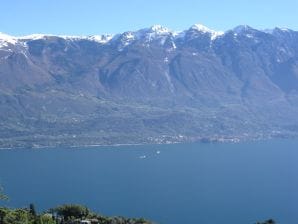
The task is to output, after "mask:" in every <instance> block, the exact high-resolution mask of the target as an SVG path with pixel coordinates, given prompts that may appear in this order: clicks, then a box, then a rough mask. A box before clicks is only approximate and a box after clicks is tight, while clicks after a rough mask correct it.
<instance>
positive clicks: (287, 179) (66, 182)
mask: <svg viewBox="0 0 298 224" xmlns="http://www.w3.org/2000/svg"><path fill="white" fill-rule="evenodd" d="M297 145H298V140H270V141H263V142H250V143H239V144H201V143H193V144H176V145H145V146H118V147H93V148H57V149H41V150H33V149H28V150H1V151H0V183H2V184H3V186H4V187H5V192H6V193H7V194H8V195H9V197H10V201H9V202H6V203H5V205H8V206H11V207H23V206H28V204H29V203H31V202H32V203H34V204H35V205H36V207H37V208H38V209H40V210H43V209H47V208H50V207H54V206H56V205H58V204H63V203H81V204H84V205H86V206H89V207H90V208H91V209H93V210H95V211H98V212H101V213H103V214H105V215H123V216H131V217H145V218H148V219H151V220H153V221H156V222H158V223H163V224H178V223H179V224H181V223H204V224H214V223H229V224H236V223H237V224H238V223H254V222H255V221H257V220H265V219H268V218H273V219H275V220H276V221H277V222H278V223H285V224H287V223H296V222H297V220H298V191H297V189H298V178H297V170H298V163H297V160H298V151H297ZM2 204H3V203H2Z"/></svg>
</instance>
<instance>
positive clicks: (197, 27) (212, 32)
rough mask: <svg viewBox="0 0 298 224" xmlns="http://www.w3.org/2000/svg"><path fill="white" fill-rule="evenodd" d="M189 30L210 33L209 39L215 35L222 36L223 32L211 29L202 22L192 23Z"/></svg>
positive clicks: (214, 37) (212, 38) (215, 36)
mask: <svg viewBox="0 0 298 224" xmlns="http://www.w3.org/2000/svg"><path fill="white" fill-rule="evenodd" d="M189 30H195V31H198V32H201V33H209V34H210V35H211V40H214V39H216V38H217V37H219V36H222V35H223V34H224V32H222V31H215V30H212V29H210V28H208V27H206V26H204V25H202V24H194V25H192V26H191V27H190V28H189Z"/></svg>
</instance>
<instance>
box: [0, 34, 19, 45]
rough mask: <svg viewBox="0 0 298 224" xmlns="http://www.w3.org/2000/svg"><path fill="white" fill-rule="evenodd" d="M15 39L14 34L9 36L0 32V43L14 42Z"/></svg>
mask: <svg viewBox="0 0 298 224" xmlns="http://www.w3.org/2000/svg"><path fill="white" fill-rule="evenodd" d="M16 42H17V39H16V38H15V37H14V36H9V35H7V34H5V33H0V43H2V44H3V43H10V44H16Z"/></svg>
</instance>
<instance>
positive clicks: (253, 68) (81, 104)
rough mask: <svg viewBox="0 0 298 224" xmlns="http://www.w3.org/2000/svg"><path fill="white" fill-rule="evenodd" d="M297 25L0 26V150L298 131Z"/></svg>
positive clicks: (293, 133) (294, 133)
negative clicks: (62, 29) (94, 30)
mask: <svg viewBox="0 0 298 224" xmlns="http://www.w3.org/2000/svg"><path fill="white" fill-rule="evenodd" d="M297 114H298V32H297V31H293V30H290V29H285V28H275V29H272V30H258V29H254V28H252V27H249V26H247V25H242V26H238V27H236V28H234V29H231V30H228V31H225V32H218V31H213V30H211V29H209V28H207V27H205V26H203V25H200V24H196V25H193V26H191V27H190V28H189V29H187V30H184V31H181V32H174V31H171V30H170V29H168V28H165V27H163V26H160V25H155V26H152V27H150V28H145V29H141V30H138V31H129V32H124V33H121V34H116V35H94V36H59V35H43V34H35V35H29V36H23V37H14V36H9V35H6V34H3V33H0V148H10V147H49V146H50V147H55V146H81V145H111V144H145V143H174V142H186V141H208V142H209V141H240V140H253V139H265V138H273V137H296V136H297V134H298V116H297Z"/></svg>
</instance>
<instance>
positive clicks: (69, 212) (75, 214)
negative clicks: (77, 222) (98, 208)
mask: <svg viewBox="0 0 298 224" xmlns="http://www.w3.org/2000/svg"><path fill="white" fill-rule="evenodd" d="M50 211H51V212H52V213H57V215H58V216H62V217H63V219H64V220H65V221H68V220H71V219H82V218H84V217H87V216H88V214H89V212H90V211H89V209H88V208H87V207H85V206H81V205H74V204H70V205H62V206H59V207H57V208H53V209H51V210H50Z"/></svg>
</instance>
